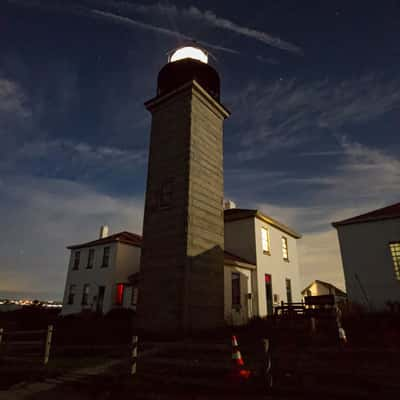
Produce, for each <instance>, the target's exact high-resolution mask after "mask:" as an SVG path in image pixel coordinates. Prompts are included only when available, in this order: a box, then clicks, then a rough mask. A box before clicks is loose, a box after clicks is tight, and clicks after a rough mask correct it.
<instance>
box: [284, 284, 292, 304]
mask: <svg viewBox="0 0 400 400" xmlns="http://www.w3.org/2000/svg"><path fill="white" fill-rule="evenodd" d="M286 300H287V302H288V303H292V302H293V299H292V282H291V281H290V279H286Z"/></svg>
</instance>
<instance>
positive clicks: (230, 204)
mask: <svg viewBox="0 0 400 400" xmlns="http://www.w3.org/2000/svg"><path fill="white" fill-rule="evenodd" d="M231 208H236V203H235V202H234V201H232V200H228V199H227V200H224V210H230V209H231Z"/></svg>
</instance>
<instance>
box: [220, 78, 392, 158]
mask: <svg viewBox="0 0 400 400" xmlns="http://www.w3.org/2000/svg"><path fill="white" fill-rule="evenodd" d="M227 103H228V106H229V107H230V109H231V110H232V114H233V116H234V118H235V110H240V112H238V113H236V115H237V117H236V121H237V123H238V129H237V135H238V137H236V138H235V140H240V141H241V144H242V146H243V148H242V150H241V151H240V152H239V153H238V157H239V158H241V159H254V158H259V157H262V156H264V155H265V153H266V152H268V151H273V150H276V149H279V148H285V147H294V146H296V145H298V144H299V143H304V142H307V141H311V140H313V139H315V137H318V136H321V135H322V134H325V135H326V133H327V132H328V133H332V134H333V133H336V132H337V131H341V130H343V129H345V126H346V124H352V125H355V124H362V123H365V122H367V121H370V120H374V119H376V118H378V117H380V116H382V115H384V114H385V113H387V112H389V111H392V110H394V109H395V108H396V107H399V105H400V82H399V81H398V80H395V79H387V78H385V77H382V76H379V75H375V74H367V75H364V76H361V77H359V78H354V79H348V80H343V81H329V80H328V79H326V80H322V81H315V82H311V83H302V82H298V81H296V80H295V79H289V80H285V79H282V80H278V81H276V82H273V83H269V84H264V83H261V82H252V83H250V84H248V85H247V87H245V88H243V89H241V90H240V96H238V95H237V93H233V92H232V93H231V94H230V95H229V94H228V97H227Z"/></svg>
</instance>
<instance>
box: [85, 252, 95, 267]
mask: <svg viewBox="0 0 400 400" xmlns="http://www.w3.org/2000/svg"><path fill="white" fill-rule="evenodd" d="M93 263H94V249H89V255H88V262H87V267H86V268H87V269H91V268H93Z"/></svg>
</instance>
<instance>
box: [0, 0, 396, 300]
mask: <svg viewBox="0 0 400 400" xmlns="http://www.w3.org/2000/svg"><path fill="white" fill-rule="evenodd" d="M189 39H194V40H196V41H198V42H199V43H201V44H203V45H204V46H205V48H206V49H208V50H209V51H210V53H211V63H212V64H213V65H214V66H215V68H216V69H217V70H218V71H219V72H220V75H221V80H222V103H223V104H224V105H225V106H227V107H228V109H230V111H231V112H232V116H231V118H230V119H229V120H227V121H226V124H225V129H224V167H225V197H226V198H229V199H232V200H234V201H235V202H236V204H237V205H238V207H243V208H259V209H261V210H262V211H263V212H265V213H266V214H268V215H270V216H272V217H274V218H277V219H278V220H280V221H281V222H283V223H285V224H287V225H289V226H291V227H292V228H294V229H296V230H297V231H299V232H301V233H302V234H303V235H304V236H303V239H301V240H300V248H299V253H300V261H301V272H302V286H306V284H308V283H309V282H310V281H311V280H312V279H322V280H327V281H329V282H331V283H333V284H337V285H338V286H339V287H343V285H344V283H343V282H344V281H343V274H342V271H341V262H340V253H339V247H338V242H337V237H336V232H335V230H334V229H333V228H332V227H331V225H330V223H331V222H332V221H335V220H339V219H342V218H346V217H350V216H354V215H356V214H359V213H362V212H365V211H368V210H371V209H374V208H377V207H381V206H384V205H387V204H390V203H394V202H398V201H400V200H399V198H400V194H399V192H400V191H399V187H400V140H399V139H400V135H399V126H400V115H399V106H400V76H399V64H400V47H399V43H400V2H399V1H390V0H387V1H348V0H347V1H334V2H333V1H332V2H331V1H330V2H327V1H320V0H319V1H311V0H307V1H304V0H302V1H300V0H298V1H295V0H292V1H289V0H287V1H286V0H279V1H278V0H275V1H266V0H260V1H255V0H252V1H251V2H243V1H240V2H239V1H236V2H232V1H208V0H201V1H200V0H192V1H190V2H188V1H178V0H175V1H161V2H158V3H157V2H144V1H143V2H141V3H136V2H133V1H127V0H126V1H108V0H107V1H101V0H82V1H72V0H71V1H56V0H48V1H45V0H42V1H40V0H36V1H28V0H27V1H19V0H18V1H17V0H14V1H11V0H10V1H7V0H2V1H1V5H0V138H1V147H0V221H1V230H0V254H1V259H0V295H7V294H10V293H11V292H12V293H17V294H20V295H31V296H34V297H39V298H40V297H42V298H46V297H52V298H58V299H59V298H61V295H62V292H63V289H64V282H65V276H66V270H67V262H68V257H69V252H68V251H67V250H66V246H67V245H70V244H75V243H79V242H83V241H87V240H91V239H95V238H96V237H97V235H98V230H99V227H100V225H101V224H108V225H109V226H110V230H111V232H117V231H120V230H130V231H133V232H138V233H140V232H141V224H142V214H143V203H144V190H145V183H146V168H147V165H146V164H147V149H148V140H149V130H150V115H149V113H148V112H147V111H146V110H145V108H144V106H143V103H144V102H145V101H146V100H149V99H150V98H152V97H154V95H155V92H156V78H157V73H158V71H159V70H160V68H161V67H162V66H163V65H164V64H165V63H166V62H167V53H168V51H170V50H171V49H174V48H176V47H177V46H179V45H182V44H185V43H187V40H189Z"/></svg>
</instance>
